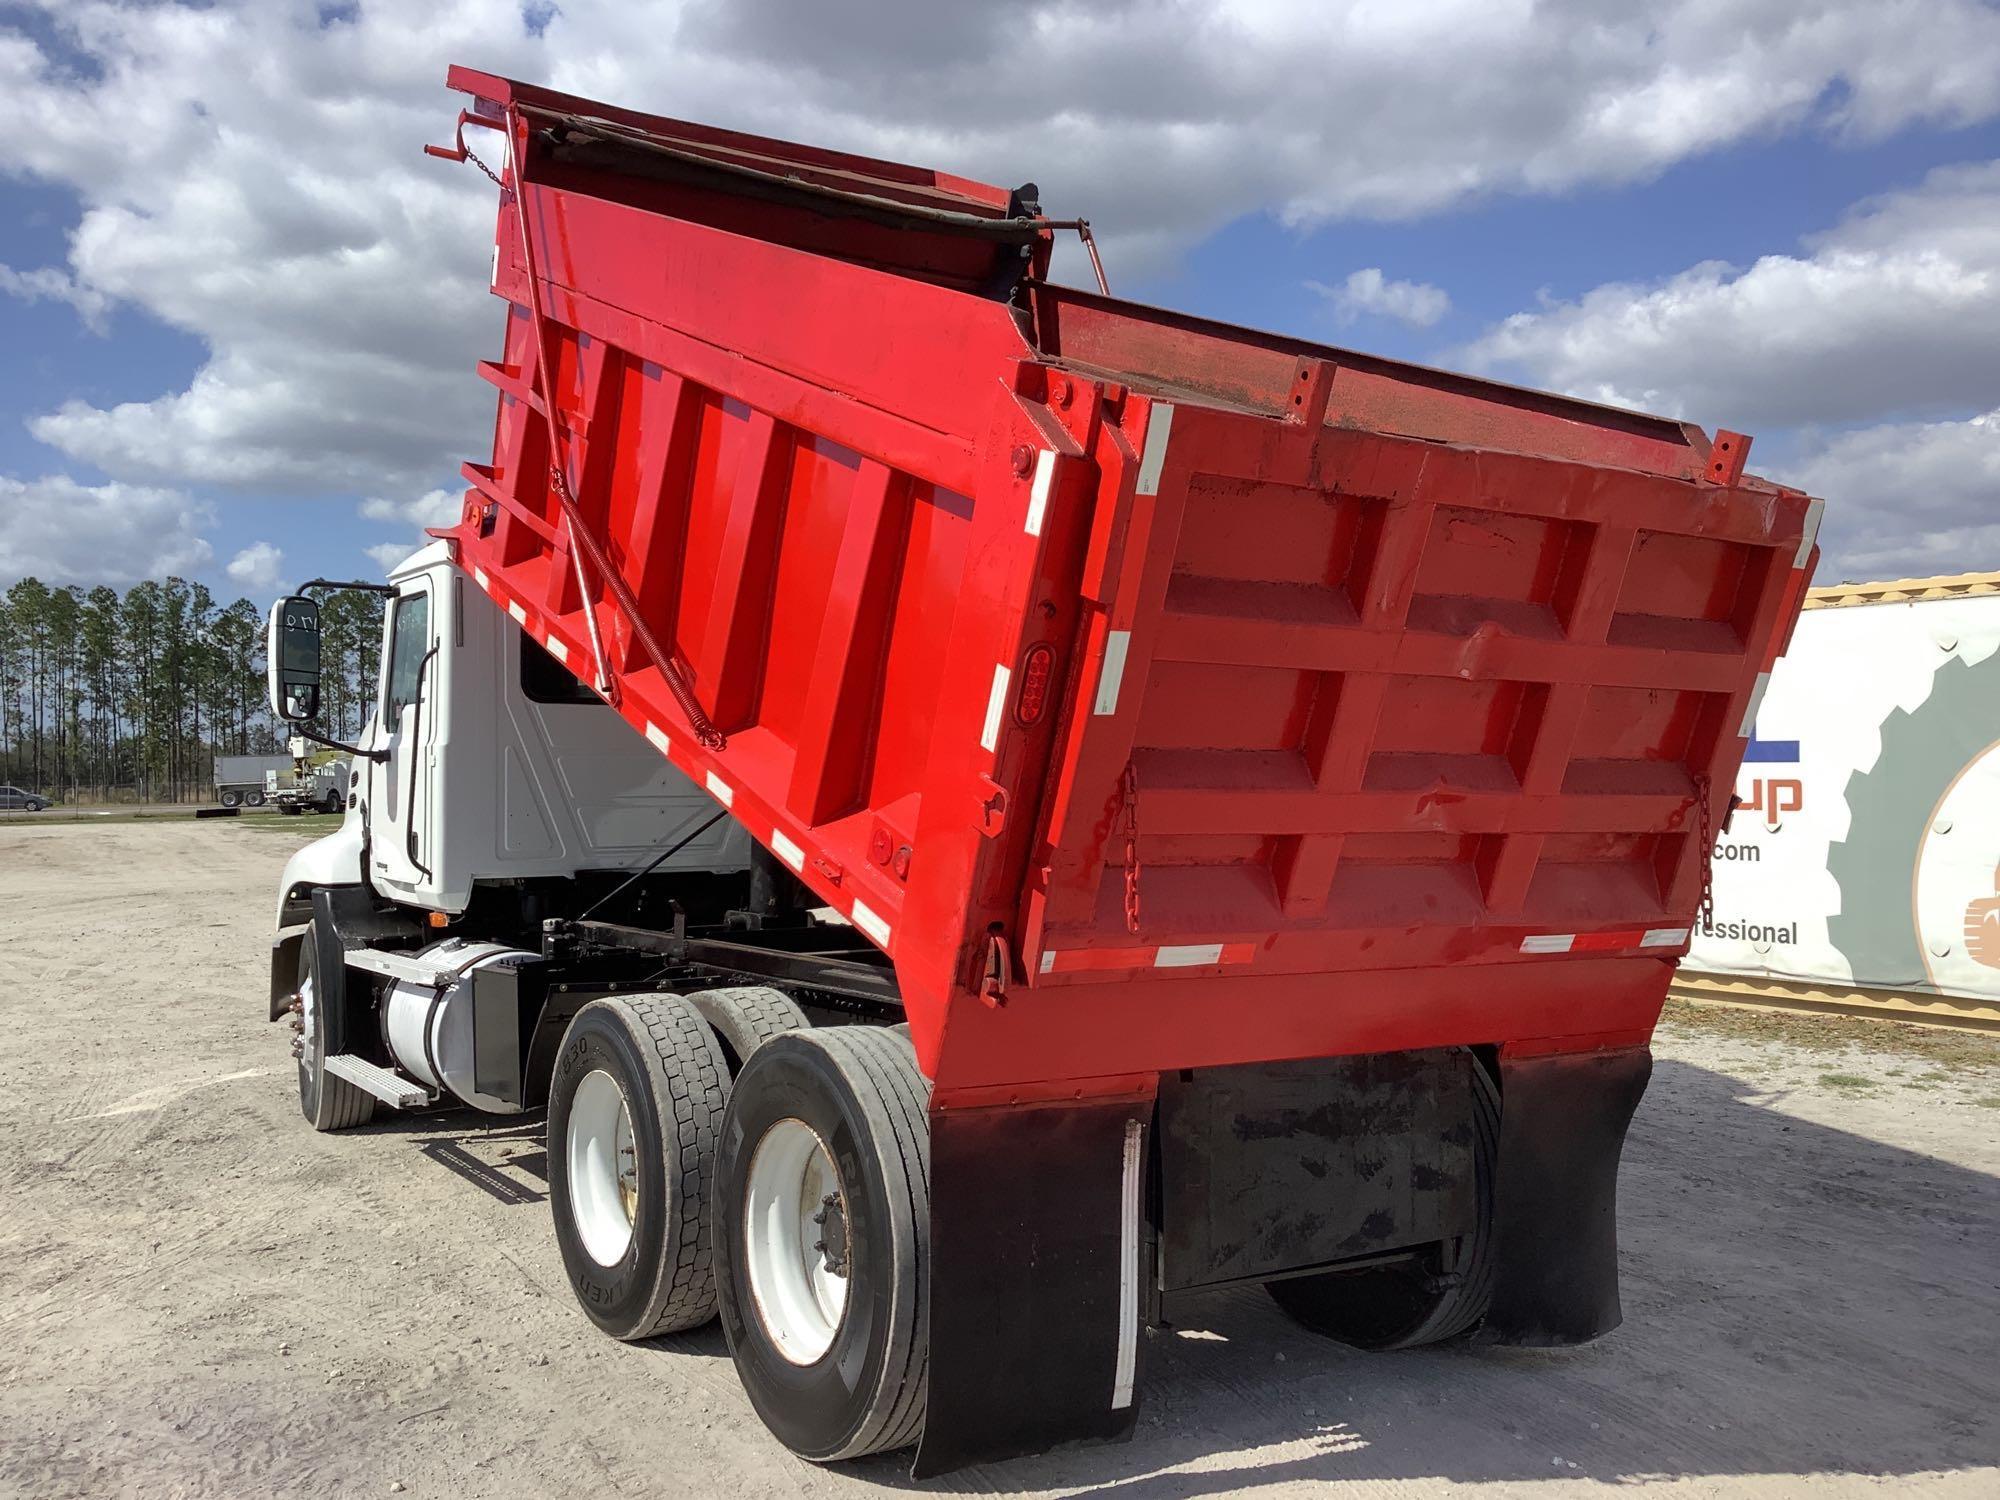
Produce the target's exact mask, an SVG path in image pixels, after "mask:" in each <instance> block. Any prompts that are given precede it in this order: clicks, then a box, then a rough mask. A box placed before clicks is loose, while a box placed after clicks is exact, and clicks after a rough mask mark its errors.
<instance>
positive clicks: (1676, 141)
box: [0, 0, 2000, 494]
mask: <svg viewBox="0 0 2000 1500" xmlns="http://www.w3.org/2000/svg"><path fill="white" fill-rule="evenodd" d="M39 3H40V8H41V9H42V10H43V11H44V12H45V13H46V15H47V17H48V24H49V25H51V26H53V27H55V28H58V29H59V30H60V32H61V33H62V35H63V37H64V45H65V47H66V48H68V49H70V50H73V51H74V52H75V53H77V54H79V55H80V57H81V58H82V60H83V65H82V66H72V65H70V63H69V62H68V61H67V60H65V61H57V60H53V59H51V58H49V57H46V56H44V55H43V53H42V52H41V51H40V50H39V49H38V47H37V46H36V44H35V43H34V42H32V41H30V40H29V39H27V38H26V37H25V36H22V35H19V34H10V33H7V32H5V31H0V171H10V172H17V173H25V174H29V175H32V176H36V177H40V178H44V179H47V180H50V181H53V182H56V183H60V184H64V185H67V186H69V187H72V188H74V189H75V190H76V191H77V192H78V193H79V194H80V195H81V196H82V199H83V201H84V204H85V211H84V215H83V219H82V222H81V223H80V225H79V226H78V227H77V230H76V232H75V234H74V236H73V239H72V244H71V249H70V265H69V268H68V275H69V276H70V278H71V286H72V287H73V288H74V289H75V297H76V298H77V299H78V300H77V304H76V305H78V306H79V309H80V310H81V309H82V307H83V305H84V304H83V300H82V299H84V298H86V297H95V298H104V299H111V300H114V301H125V302H130V303H132V304H135V305H137V306H139V307H143V308H145V309H146V310H148V311H149V312H151V313H152V314H153V315H155V316H157V317H159V318H162V319H164V320H165V321H166V322H168V323H170V324H172V325H173V326H175V327H177V328H181V329H184V330H186V331H188V332H189V333H191V334H193V335H195V336H196V337H198V338H200V339H202V340H204V341H205V342H206V344H207V346H208V348H209V350H210V351H211V352H210V358H209V360H208V362H207V364H206V365H205V366H204V368H203V369H202V371H201V373H200V374H199V375H198V376H197V377H196V378H195V379H194V380H193V381H191V382H190V383H189V384H188V386H187V387H186V388H185V389H183V390H175V391H167V392H163V393H162V394H161V395H159V396H158V397H157V398H156V399H152V400H147V401H134V402H129V403H126V404H123V405H118V406H113V407H109V408H100V407H95V406H92V405H89V404H87V403H84V402H80V401H73V402H70V403H67V404H64V405H62V406H60V407H58V408H57V409H56V410H54V411H52V412H49V413H47V414H46V415H45V416H44V417H43V418H42V419H41V420H40V421H38V422H37V423H36V424H35V427H34V431H35V433H36V435H37V436H39V437H40V438H42V439H43V440H44V441H47V442H50V443H53V444H54V445H56V446H57V447H58V448H60V449H62V450H63V451H64V452H66V453H69V454H71V455H73V456H75V457H77V458H80V459H83V460H86V461H88V462H91V463H94V464H98V465H101V466H103V467H104V468H106V469H107V470H109V471H111V472H112V473H114V474H115V475H117V476H119V477H121V478H132V479H135V480H158V479H161V478H166V479H172V480H178V481H198V482H216V483H224V484H235V485H242V486H246V487H248V486H254V487H259V488H261V489H263V490H265V491H267V492H270V493H276V494H298V493H308V492H332V493H340V492H350V493H353V492H359V493H364V494H396V493H408V492H415V491H419V490H424V489H428V488H429V487H430V486H432V485H434V484H436V483H438V482H439V481H440V480H441V479H443V478H445V477H446V476H447V475H449V474H450V473H451V472H453V470H454V468H455V465H456V462H457V460H458V459H459V458H462V457H466V456H476V455H477V454H478V452H479V449H480V447H481V445H482V443H483V442H484V441H485V440H486V438H487V434H488V431H489V428H488V420H489V415H490V411H491V401H492V394H491V392H490V391H489V390H487V389H486V388H485V387H484V386H482V385H481V383H480V382H479V381H478V380H477V379H476V378H475V377H474V376H473V375H472V373H471V365H472V362H473V360H474V359H475V358H476V357H477V356H478V355H480V354H482V353H490V352H491V351H492V348H493V346H494V344H495V343H496V342H497V339H498V333H499V310H498V309H497V307H495V306H494V305H493V304H492V303H490V302H489V301H488V300H487V299H486V298H485V297H484V296H483V295H482V293H483V290H484V287H485V284H486V271H487V264H488V260H487V257H488V253H489V250H490V234H491V230H492V209H493V194H492V189H491V187H490V186H489V185H488V184H487V183H486V182H485V180H484V179H483V178H481V177H479V176H478V174H477V173H475V172H473V171H471V170H470V169H468V168H453V167H450V166H447V165H446V164H444V163H440V162H436V161H433V160H429V159H427V158H425V157H423V156H422V155H421V154H420V153H419V150H418V148H419V147H420V146H421V145H422V144H423V143H424V142H425V141H426V140H439V139H443V138H444V137H445V135H446V132H447V128H448V125H449V121H450V119H451V116H452V113H453V112H454V111H455V110H456V108H457V107H458V104H459V103H460V102H461V101H459V100H458V99H457V98H456V97H454V96H447V95H446V93H445V91H444V90H443V88H442V87H441V80H442V76H443V72H444V68H445V65H446V64H447V63H449V62H452V61H474V62H477V63H478V64H479V65H481V66H483V67H486V68H489V69H491V70H493V71H497V72H502V73H512V74H514V75H516V76H520V77H526V78H533V79H538V80H546V81H548V82H551V83H553V84H554V85H556V86H557V87H559V88H567V89H571V90H573V91H576V92H580V93H583V94H586V95H590V96H594V97H599V98H605V99H609V100H613V101H615V102H618V103H623V104H629V105H635V106H639V107H644V106H647V105H649V104H650V105H652V106H654V107H656V108H661V109H671V110H672V111H673V112H674V113H676V114H680V115H684V116H688V117H692V118H696V119H706V120H711V121H714V122H716V123H720V124H725V125H730V126H734V127H738V128H746V129H752V130H762V131H766V132H770V133H774V134H778V135H785V136H791V137H795V138H803V139H807V140H811V141H815V142H822V143H826V144H830V145H839V146H845V147H849V148H855V149H860V150H866V151H872V152H876V153H880V154H886V155H891V156H897V157H902V158H904V159H911V160H917V161H921V162H924V163H926V164H930V165H936V166H940V167H944V168H947V169H951V170H957V171H964V172H969V173H972V174H975V175H980V176H986V177H990V178H993V179H995V180H1002V181H1009V182H1012V181H1018V180H1020V179H1021V178H1022V177H1027V176H1035V177H1037V178H1038V179H1039V181H1040V183H1041V186H1042V188H1043V190H1044V194H1043V196H1044V201H1046V202H1047V203H1048V204H1049V205H1050V207H1051V209H1052V210H1058V211H1066V212H1088V213H1090V214H1091V215H1092V216H1093V217H1094V219H1095V220H1096V223H1097V226H1098V227H1099V229H1100V230H1101V231H1103V234H1104V237H1105V239H1106V243H1107V252H1108V256H1109V259H1110V263H1111V271H1112V274H1113V276H1114V285H1115V284H1116V281H1115V278H1116V277H1117V276H1118V275H1119V274H1120V272H1121V270H1123V271H1126V272H1128V273H1129V272H1130V271H1131V270H1132V269H1133V268H1135V267H1136V268H1146V267H1157V266H1160V265H1163V264H1166V263H1167V262H1169V261H1171V259H1172V258H1173V257H1174V256H1175V255H1176V254H1178V253H1179V251H1181V250H1182V249H1184V248H1186V247H1187V246H1188V245H1189V244H1191V243H1192V242H1193V241H1194V240H1196V239H1198V238H1199V237H1201V236H1202V235H1204V234H1206V233H1208V232H1210V231H1212V230H1213V229H1215V228H1216V227H1218V226H1219V225H1221V224H1223V223H1225V222H1227V221H1229V220H1230V219H1233V218H1236V217H1238V216H1241V215H1243V214H1247V213H1255V212H1260V211H1269V212H1272V213H1275V214H1276V215H1277V216H1279V217H1280V218H1282V219H1284V220H1285V221H1287V222H1289V223H1294V224H1307V223H1313V222H1317V221H1320V220H1323V219H1326V218H1328V217H1332V216H1340V215H1364V216H1367V215H1373V216H1387V217H1399V216H1410V215H1416V214H1422V213H1427V212H1432V211H1435V210H1438V209H1441V208H1445V207H1448V206H1451V205H1453V204H1456V203H1460V202H1463V201H1465V200H1466V199H1468V198H1471V197H1475V196H1478V195H1481V194H1491V193H1496V192H1531V193H1554V192H1561V191H1566V190H1569V189H1572V188H1575V187H1578V186H1585V185H1590V184H1601V183H1617V182H1628V181H1633V180H1638V179H1643V178H1645V177H1648V176H1650V175H1653V174H1656V173H1658V172H1660V171H1661V170H1663V169H1665V168H1666V167H1668V166H1671V165H1673V164H1674V163H1676V162H1681V161H1685V160H1687V159H1688V158H1690V157H1692V156H1697V155H1700V154H1701V153H1703V152H1708V151H1712V150H1715V149H1718V148H1721V147H1724V146H1727V145H1731V144H1734V143H1738V142H1743V141H1747V140H1754V139H1759V138H1763V137H1767V136H1769V135H1771V134H1773V133H1777V132H1784V131H1798V130H1810V131H1816V132H1821V133H1828V134H1831V135H1833V136H1836V137H1839V138H1842V139H1853V140H1869V139H1876V138H1879V137H1881V136H1883V135H1885V134H1887V133H1888V132H1890V131H1892V130H1895V129H1898V128H1900V127H1902V126H1905V125H1908V124H1910V123H1912V122H1926V123H1930V124H1934V125H1939V126H1954V125H1961V124H1965V123H1968V122H1973V121H1977V120H1982V119H1986V118H1989V117H1990V116H1992V115H1993V114H1994V113H1995V111H1996V110H2000V67H1995V66H1994V65H1993V62H1994V58H1995V56H1996V54H2000V13H1996V11H1995V10H1994V9H1993V8H1992V7H1990V6H1988V5H1985V4H1982V3H1980V0H1821V3H1819V4H1816V5H1815V6H1814V7H1813V8H1812V10H1811V12H1810V13H1809V14H1802V13H1801V12H1800V9H1799V7H1798V5H1797V4H1796V0H1735V3H1728V4H1725V3H1722V0H1656V3H1653V4H1649V5H1647V6H1644V7H1638V6H1634V7H1622V8H1621V7H1595V6H1593V7H1584V6H1582V5H1581V4H1580V3H1579V0H1562V3H1555V4H1542V5H1531V4H1528V3H1525V0H1511V3H1505V0H1503V3H1494V0H1427V3H1417V0H1406V3H1403V4H1400V5H1380V4H1363V3H1360V0H1351V3H1345V4H1327V5H1322V6H1306V7H1301V6H1298V5H1296V4H1279V3H1277V0H1040V3H1033V4H1026V5H1022V6H992V5H985V4H967V5H963V6H950V5H945V4H940V3H937V0H855V3H853V4H847V5H837V6H835V5H827V4H826V3H824V0H734V3H732V4H730V5H727V6H715V5H712V4H695V3H691V0H690V3H673V4H667V3H662V4H658V5H648V6H634V5H631V4H629V3H628V0H565V3H564V4H563V5H561V6H560V7H559V8H557V9H556V10H555V11H554V12H553V14H552V15H550V16H549V17H548V19H547V24H546V26H545V28H544V29H543V31H542V34H541V35H539V36H536V35H531V34H530V33H529V31H528V29H527V27H526V26H525V25H524V24H523V20H522V7H521V5H520V4H519V0H438V3H434V4H427V5H423V6H415V5H406V4H389V3H374V0H370V3H364V4H361V5H359V6H357V7H354V9H353V11H352V13H351V15H350V14H349V13H348V12H346V11H340V12H334V13H332V14H333V15H334V19H332V20H330V21H328V22H326V23H324V24H322V23H321V21H320V19H319V11H320V9H321V7H316V6H313V5H310V4H305V3H292V4H284V5H279V4H270V3H264V0H256V3H252V0H219V3H216V4H212V5H176V4H158V5H119V4H112V3H108V0H39ZM1065 253H1066V254H1067V253H1069V252H1065ZM25 274H29V275H33V274H35V273H25ZM45 294H46V293H45Z"/></svg>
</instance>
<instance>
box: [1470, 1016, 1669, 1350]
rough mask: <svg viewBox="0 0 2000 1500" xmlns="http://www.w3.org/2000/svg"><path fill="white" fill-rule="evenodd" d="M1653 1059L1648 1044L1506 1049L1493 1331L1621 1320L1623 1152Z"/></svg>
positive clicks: (1539, 1334) (1502, 1339) (1559, 1336)
mask: <svg viewBox="0 0 2000 1500" xmlns="http://www.w3.org/2000/svg"><path fill="white" fill-rule="evenodd" d="M1652 1071H1653V1055H1652V1053H1651V1052H1650V1051H1648V1050H1647V1049H1646V1048H1644V1047H1635V1048H1627V1049H1624V1050H1621V1051H1617V1052H1596V1053H1585V1054H1575V1055H1566V1056H1554V1057H1529V1058H1521V1059H1509V1058H1503V1059H1502V1060H1501V1063H1500V1161H1499V1170H1498V1173H1497V1180H1496V1184H1495V1205H1494V1221H1495V1232H1496V1234H1495V1237H1496V1244H1495V1247H1494V1256H1495V1268H1494V1286H1493V1304H1492V1307H1491V1309H1490V1310H1489V1311H1488V1313H1487V1315H1486V1321H1485V1324H1484V1325H1483V1327H1482V1328H1481V1330H1480V1334H1479V1337H1480V1338H1481V1339H1482V1340H1485V1341H1490V1342H1493V1343H1500V1344H1535V1345H1553V1344H1581V1343H1584V1342H1586V1341H1588V1340H1590V1339H1594V1338H1597V1337H1598V1336H1599V1335H1601V1334H1606V1333H1609V1332H1610V1331H1611V1330H1612V1329H1614V1328H1616V1327H1617V1326H1618V1324H1619V1321H1620V1318H1621V1316H1622V1315H1621V1313H1620V1310H1619V1306H1618V1158H1619V1154H1620V1152H1621V1151H1622V1150H1623V1148H1624V1144H1625V1127H1626V1126H1627V1125H1628V1124H1630V1123H1631V1119H1632V1111H1633V1110H1635V1109H1636V1108H1638V1105H1639V1096H1640V1095H1642V1094H1643V1093H1645V1092H1646V1080H1647V1079H1648V1078H1649V1077H1650V1076H1651V1075H1652Z"/></svg>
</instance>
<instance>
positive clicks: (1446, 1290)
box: [1265, 1059, 1500, 1349]
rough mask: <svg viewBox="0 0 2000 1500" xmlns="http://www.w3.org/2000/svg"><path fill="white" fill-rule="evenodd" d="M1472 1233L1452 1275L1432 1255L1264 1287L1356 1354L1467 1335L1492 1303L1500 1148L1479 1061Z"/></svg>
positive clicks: (1493, 1092) (1496, 1094) (1494, 1095)
mask: <svg viewBox="0 0 2000 1500" xmlns="http://www.w3.org/2000/svg"><path fill="white" fill-rule="evenodd" d="M1469 1072H1470V1073H1471V1078H1472V1125H1473V1182H1474V1200H1475V1205H1476V1213H1475V1217H1474V1221H1473V1226H1472V1231H1471V1233H1469V1234H1467V1235H1466V1236H1465V1237H1464V1238H1463V1239H1461V1240H1460V1241H1459V1242H1458V1246H1457V1254H1456V1257H1455V1259H1454V1261H1453V1263H1452V1265H1451V1266H1450V1267H1449V1269H1447V1268H1446V1266H1445V1265H1444V1263H1443V1259H1442V1251H1440V1250H1433V1251H1429V1252H1426V1253H1425V1254H1423V1255H1420V1256H1417V1257H1415V1258H1414V1259H1411V1260H1407V1261H1399V1262H1397V1263H1396V1264H1393V1265H1386V1266H1370V1267H1368V1268H1367V1269H1365V1270H1359V1271H1328V1272H1326V1273H1324V1274H1323V1275H1319V1276H1300V1277H1295V1278H1293V1279H1292V1280H1289V1281H1273V1282H1267V1283H1266V1284H1265V1290H1266V1291H1268V1292H1269V1293H1270V1294H1271V1299H1272V1300H1273V1301H1274V1302H1276V1303H1277V1304H1278V1306H1280V1307H1282V1308H1283V1309H1284V1310H1285V1311H1286V1312H1288V1313H1290V1314H1291V1315H1292V1317H1294V1318H1295V1319H1297V1320H1298V1321H1299V1322H1300V1323H1303V1324H1304V1325H1305V1326H1306V1327H1308V1328H1310V1329H1312V1330H1313V1331H1314V1332H1316V1333H1323V1334H1325V1335H1326V1336H1327V1337H1328V1338H1333V1339H1338V1340H1339V1341H1340V1342H1341V1343H1343V1344H1352V1345H1353V1346H1354V1347H1355V1348H1357V1349H1410V1348H1415V1347H1416V1346H1417V1345H1419V1344H1435V1343H1439V1342H1441V1341H1442V1340H1445V1339H1449V1338H1455V1337H1457V1336H1458V1335H1459V1334H1462V1333H1466V1332H1469V1331H1470V1330H1471V1329H1473V1328H1474V1327H1476V1326H1477V1325H1478V1323H1479V1321H1480V1320H1481V1319H1482V1318H1484V1317H1485V1316H1486V1309H1487V1306H1488V1304H1489V1303H1491V1302H1492V1300H1493V1176H1494V1167H1495V1162H1496V1160H1497V1157H1498V1154H1499V1148H1500V1091H1499V1089H1498V1088H1497V1087H1496V1086H1495V1084H1494V1082H1493V1079H1492V1076H1491V1075H1490V1074H1488V1073H1487V1071H1486V1069H1485V1068H1484V1067H1483V1066H1481V1065H1480V1063H1479V1062H1478V1060H1477V1059H1473V1060H1472V1062H1471V1065H1470V1068H1469Z"/></svg>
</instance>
